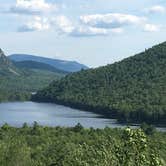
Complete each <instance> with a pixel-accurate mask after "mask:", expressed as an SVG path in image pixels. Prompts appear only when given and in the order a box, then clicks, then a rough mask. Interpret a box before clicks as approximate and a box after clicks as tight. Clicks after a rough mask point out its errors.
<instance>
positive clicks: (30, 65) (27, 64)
mask: <svg viewBox="0 0 166 166" xmlns="http://www.w3.org/2000/svg"><path fill="white" fill-rule="evenodd" d="M13 63H14V65H15V66H16V67H18V68H21V69H22V68H23V69H39V70H47V71H51V72H56V73H59V74H67V73H68V72H66V71H63V70H59V69H56V68H55V67H53V66H51V65H48V64H46V63H41V62H35V61H21V62H15V61H13Z"/></svg>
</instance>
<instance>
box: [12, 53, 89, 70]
mask: <svg viewBox="0 0 166 166" xmlns="http://www.w3.org/2000/svg"><path fill="white" fill-rule="evenodd" d="M9 58H10V59H11V60H13V61H16V62H20V61H35V62H42V63H46V64H48V65H51V66H53V67H55V68H57V69H59V70H63V71H67V72H76V71H80V70H81V69H87V68H88V67H87V66H85V65H83V64H80V63H78V62H75V61H65V60H58V59H51V58H44V57H39V56H34V55H26V54H13V55H10V56H9Z"/></svg>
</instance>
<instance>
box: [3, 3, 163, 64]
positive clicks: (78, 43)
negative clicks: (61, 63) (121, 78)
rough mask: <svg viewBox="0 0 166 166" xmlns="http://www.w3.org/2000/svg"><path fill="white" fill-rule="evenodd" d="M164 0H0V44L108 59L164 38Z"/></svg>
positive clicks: (87, 60) (84, 59) (85, 59)
mask: <svg viewBox="0 0 166 166" xmlns="http://www.w3.org/2000/svg"><path fill="white" fill-rule="evenodd" d="M165 17H166V1H165V0H0V48H2V49H3V50H4V52H5V54H6V55H10V54H14V53H24V54H33V55H38V56H44V57H50V58H56V59H57V58H58V59H64V60H72V61H78V62H80V63H83V64H85V65H88V66H89V67H98V66H103V65H106V64H111V63H114V62H116V61H119V60H122V59H124V58H126V57H129V56H132V55H134V54H136V53H139V52H141V51H144V50H145V49H147V48H150V47H152V46H153V45H155V44H158V43H160V42H163V41H165V40H166V19H165Z"/></svg>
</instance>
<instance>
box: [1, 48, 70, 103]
mask: <svg viewBox="0 0 166 166" xmlns="http://www.w3.org/2000/svg"><path fill="white" fill-rule="evenodd" d="M66 74H67V73H66V72H64V71H61V70H58V69H55V68H54V67H52V66H49V65H47V64H43V63H39V62H38V63H37V62H20V63H17V64H16V63H13V62H12V61H10V60H9V59H8V58H7V57H6V56H5V54H4V53H3V51H2V50H0V101H11V100H25V99H26V98H27V97H28V96H30V93H31V92H35V91H37V90H39V89H42V88H44V87H46V86H47V85H48V84H49V83H50V82H52V81H53V80H57V79H60V78H61V77H63V76H65V75H66Z"/></svg>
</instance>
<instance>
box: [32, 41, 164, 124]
mask: <svg viewBox="0 0 166 166" xmlns="http://www.w3.org/2000/svg"><path fill="white" fill-rule="evenodd" d="M165 71H166V42H164V43H161V44H159V45H156V46H154V47H152V48H150V49H147V50H145V52H141V53H139V54H136V55H135V56H132V57H129V58H126V59H124V60H122V61H120V62H116V63H114V64H111V65H107V66H103V67H99V68H96V69H89V70H83V71H81V72H77V73H73V74H71V75H68V76H66V77H64V78H62V79H61V80H59V81H55V82H53V83H52V84H50V86H48V87H47V88H45V89H43V90H41V91H39V92H38V93H37V95H35V96H33V100H36V101H52V102H55V103H60V104H63V105H68V106H71V107H74V108H79V109H84V110H88V111H93V112H96V113H100V114H102V115H106V116H110V117H111V118H118V120H119V121H121V122H129V123H130V122H135V123H141V122H147V123H160V124H164V125H166V122H165V119H166V104H165V103H166V94H165V93H166V85H165V82H166V72H165Z"/></svg>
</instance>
